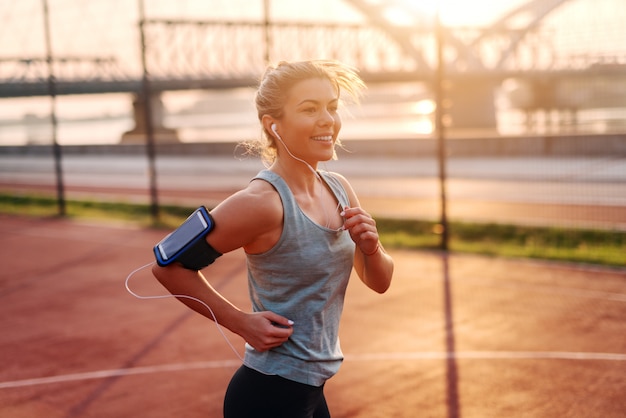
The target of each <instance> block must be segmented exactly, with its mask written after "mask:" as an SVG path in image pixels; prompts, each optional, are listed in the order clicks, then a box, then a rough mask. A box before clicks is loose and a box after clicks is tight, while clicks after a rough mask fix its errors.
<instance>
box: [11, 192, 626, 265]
mask: <svg viewBox="0 0 626 418" xmlns="http://www.w3.org/2000/svg"><path fill="white" fill-rule="evenodd" d="M194 209H195V207H183V206H168V205H165V206H161V207H160V211H159V220H158V222H157V224H156V225H155V222H154V220H153V219H152V216H151V213H150V206H149V205H145V204H134V203H119V202H117V203H114V202H98V201H74V200H72V201H67V203H66V212H67V216H68V217H71V218H89V219H99V220H111V221H116V222H119V221H126V222H132V223H134V224H140V225H144V226H152V227H164V228H174V227H176V226H178V225H180V223H181V222H182V221H183V220H184V219H185V218H186V217H187V216H189V214H190V213H191V212H193V210H194ZM0 213H14V214H20V215H29V216H55V215H56V214H57V203H56V199H54V198H51V197H41V196H27V195H23V196H15V195H3V194H0ZM376 224H377V226H378V231H379V235H380V239H381V241H382V242H383V244H384V245H385V246H386V247H388V248H391V247H396V248H412V249H435V248H439V247H440V242H441V234H440V229H441V227H440V225H438V224H437V223H435V222H427V221H419V220H407V219H385V218H377V219H376ZM448 230H449V249H450V250H451V251H456V252H465V253H473V254H485V255H495V256H505V257H526V258H538V259H545V260H560V261H570V262H580V263H592V264H604V265H610V266H619V267H624V266H626V233H625V232H623V231H607V230H589V229H565V228H539V227H528V226H519V225H501V224H481V223H462V222H451V223H450V225H449V227H448Z"/></svg>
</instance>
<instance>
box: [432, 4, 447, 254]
mask: <svg viewBox="0 0 626 418" xmlns="http://www.w3.org/2000/svg"><path fill="white" fill-rule="evenodd" d="M435 36H436V44H437V72H436V77H435V101H436V111H435V130H436V132H437V160H438V167H439V198H440V204H441V206H440V211H441V212H440V221H439V222H440V231H441V242H440V247H441V249H442V250H444V251H447V250H448V247H449V243H448V241H449V234H448V214H447V196H446V178H447V173H446V136H445V124H444V117H445V110H444V103H445V98H444V82H445V80H444V78H445V70H444V66H445V62H444V57H443V46H444V34H443V27H442V25H441V16H440V7H439V6H438V7H437V13H436V15H435Z"/></svg>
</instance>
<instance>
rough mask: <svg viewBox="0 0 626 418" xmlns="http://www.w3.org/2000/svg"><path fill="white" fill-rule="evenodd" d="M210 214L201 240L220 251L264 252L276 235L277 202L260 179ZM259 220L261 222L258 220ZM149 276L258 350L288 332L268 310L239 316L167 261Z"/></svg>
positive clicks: (199, 279)
mask: <svg viewBox="0 0 626 418" xmlns="http://www.w3.org/2000/svg"><path fill="white" fill-rule="evenodd" d="M277 205H278V206H277ZM211 215H212V216H213V219H214V221H215V228H214V229H213V230H212V231H211V232H210V233H209V234H208V235H207V237H206V239H207V242H208V243H209V244H210V245H211V246H212V247H213V248H215V249H216V250H217V251H219V252H221V253H226V252H229V251H232V250H235V249H237V248H241V247H243V248H245V249H246V251H250V249H253V250H254V251H250V252H256V251H263V250H267V249H269V248H271V246H272V245H273V243H274V242H275V240H277V239H278V238H277V237H278V236H280V233H281V231H282V204H281V202H280V198H279V197H278V196H277V194H276V193H275V191H274V189H273V188H271V186H270V185H269V184H267V183H266V182H262V181H253V182H251V183H250V186H249V187H248V188H247V189H245V190H242V191H240V192H238V193H235V194H234V195H233V196H231V197H229V198H228V199H226V200H225V201H224V202H222V203H221V204H220V205H219V206H217V207H216V208H215V209H214V210H212V211H211ZM259 218H260V219H263V222H259ZM209 269H210V266H209V267H208V268H207V270H209ZM152 272H153V274H154V276H155V277H156V278H157V280H158V281H159V282H160V283H161V284H162V285H163V286H164V287H165V288H166V289H167V290H168V291H169V292H170V293H171V294H172V295H185V296H190V297H193V298H195V299H198V300H201V301H202V302H204V303H205V304H207V305H208V306H209V307H210V308H211V311H212V312H213V314H211V312H210V311H209V310H208V309H207V308H206V306H204V305H203V304H201V303H199V302H197V301H195V300H193V299H189V298H186V297H179V298H178V299H179V300H180V301H181V302H182V303H184V304H185V305H187V306H188V307H189V308H191V309H193V310H194V311H196V312H198V313H200V314H201V315H204V316H205V317H207V318H209V319H212V320H217V322H218V323H219V324H220V325H223V326H224V327H226V328H228V329H229V330H231V331H232V332H234V333H236V334H238V335H240V336H241V337H242V338H243V339H244V340H245V341H246V342H248V344H250V345H251V346H252V347H254V348H255V349H256V350H258V351H265V350H268V349H270V348H273V347H277V346H279V345H281V344H282V343H284V342H285V341H286V340H287V339H288V338H289V336H291V334H292V333H293V329H292V327H291V325H292V324H291V323H290V321H289V320H288V318H284V317H282V316H280V315H278V314H276V313H274V312H268V311H266V312H255V313H247V312H243V311H242V310H240V309H239V308H237V307H236V306H235V305H233V304H232V303H231V302H230V301H228V300H227V299H226V298H224V297H223V296H222V295H221V294H220V293H219V292H217V291H216V290H215V289H214V288H213V287H212V286H211V284H210V283H209V281H208V280H207V279H206V278H205V277H204V275H203V274H202V273H201V272H199V271H193V270H188V269H185V268H184V267H183V266H182V265H180V264H178V263H173V264H171V265H169V266H166V267H161V266H158V265H156V264H155V265H154V267H153V268H152ZM213 315H215V318H214V317H213ZM276 324H278V325H280V326H276Z"/></svg>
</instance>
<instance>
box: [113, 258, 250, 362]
mask: <svg viewBox="0 0 626 418" xmlns="http://www.w3.org/2000/svg"><path fill="white" fill-rule="evenodd" d="M154 263H155V262H154V261H153V262H151V263H148V264H146V265H144V266H141V267H139V268H137V269H135V270H133V271H131V272H130V273H129V274H128V276H126V280H125V281H124V285H125V286H126V290H127V291H128V293H130V294H131V295H133V296H134V297H136V298H137V299H168V298H185V299H190V300H193V301H196V302H198V303H200V304H201V305H203V306H204V307H205V308H207V310H208V311H209V313H210V314H211V317H212V318H213V322H215V326H216V327H217V330H218V331H219V332H220V334H221V335H222V337H223V338H224V340H226V343H227V344H228V346H229V347H230V349H231V350H233V353H235V355H236V356H237V357H238V358H239V360H241V361H242V363H245V361H244V359H243V357H242V356H241V355H240V354H239V352H238V351H237V349H236V348H235V347H234V346H233V344H232V343H231V342H230V340H229V339H228V337H227V336H226V334H225V333H224V330H223V329H222V326H221V325H220V324H219V322H217V318H216V317H215V314H214V313H213V310H212V309H211V307H210V306H209V305H207V304H206V303H205V302H203V301H201V300H200V299H198V298H195V297H193V296H189V295H173V294H172V295H155V296H142V295H139V294H137V293H135V292H134V291H133V290H131V288H130V286H129V282H130V278H131V277H132V276H133V275H135V273H137V272H139V271H141V270H143V269H145V268H147V267H150V266H151V265H153V264H154Z"/></svg>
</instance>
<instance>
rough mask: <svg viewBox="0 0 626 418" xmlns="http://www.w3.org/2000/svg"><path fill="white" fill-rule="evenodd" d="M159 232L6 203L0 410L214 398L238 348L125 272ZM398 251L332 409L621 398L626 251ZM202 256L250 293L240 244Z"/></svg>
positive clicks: (608, 410)
mask: <svg viewBox="0 0 626 418" xmlns="http://www.w3.org/2000/svg"><path fill="white" fill-rule="evenodd" d="M165 233H166V231H163V230H151V229H139V228H137V227H131V226H128V225H124V224H113V223H106V224H104V223H102V222H100V223H95V222H94V223H89V222H76V221H69V220H60V219H34V218H23V217H16V216H7V215H0V237H1V238H0V248H1V251H0V262H1V265H2V268H1V269H0V313H1V315H0V335H1V339H0V364H1V367H0V416H1V417H7V418H39V417H45V418H57V417H59V418H61V417H64V418H70V417H107V418H109V417H116V418H119V417H121V418H125V417H149V418H153V417H154V418H160V417H168V418H171V417H184V418H194V417H220V416H221V410H222V400H223V396H224V390H225V388H226V385H227V384H228V381H229V379H230V376H231V374H232V373H233V371H234V370H235V369H236V368H237V367H238V366H239V364H240V361H239V360H238V358H237V356H236V355H235V353H233V351H232V350H231V349H230V348H229V346H228V344H227V343H226V342H225V341H224V339H223V338H222V336H221V335H220V334H219V332H218V330H217V329H216V327H215V325H214V324H213V323H212V322H210V321H208V320H206V319H203V318H202V317H201V316H199V315H197V314H195V313H192V312H191V311H188V310H187V309H185V308H184V307H183V305H182V304H180V303H179V302H177V301H176V300H174V299H157V300H141V299H137V298H135V297H133V296H132V295H131V294H129V293H128V292H127V290H126V288H125V286H124V282H125V279H126V277H127V276H128V274H129V273H130V272H131V271H133V270H134V269H136V268H138V267H140V266H143V265H146V264H147V263H150V262H151V261H152V260H153V257H152V252H151V249H152V246H153V245H154V244H155V243H156V242H157V241H159V240H160V239H161V238H162V237H163V236H164V235H165ZM390 253H391V254H392V256H393V257H394V259H395V263H396V273H395V275H394V282H393V284H392V287H391V289H390V290H389V291H388V292H387V293H386V294H383V295H377V294H375V293H373V292H371V291H369V290H368V289H367V288H366V287H365V286H363V285H362V284H361V283H359V281H358V279H355V280H352V282H351V284H350V286H349V289H348V295H347V300H346V306H345V311H344V317H343V321H342V328H341V339H342V346H343V350H344V353H345V362H344V364H343V366H342V368H341V370H340V371H339V373H338V375H337V376H335V377H333V378H332V379H331V380H330V381H329V382H328V383H327V385H326V397H327V399H328V403H329V406H330V409H331V412H332V416H333V418H342V417H363V418H391V417H407V418H412V417H449V418H459V417H477V418H484V417H602V418H607V417H624V416H626V414H625V412H624V411H626V322H625V320H624V318H626V270H625V269H608V268H599V267H590V266H580V265H571V264H559V263H547V262H537V261H527V260H510V259H501V258H487V257H477V256H467V255H454V254H453V255H447V256H446V255H443V254H440V253H431V252H413V251H400V250H391V251H390ZM206 273H207V274H206V275H207V277H209V278H210V280H211V281H212V283H213V284H214V285H215V286H216V287H217V288H218V289H219V290H220V291H221V292H222V293H223V294H224V295H225V296H226V297H228V298H229V299H231V300H232V301H233V302H234V303H235V304H237V305H239V306H241V307H247V306H249V304H248V302H247V289H246V282H245V262H244V257H243V254H242V253H241V252H235V253H231V254H227V255H225V256H224V257H222V258H220V259H219V260H218V261H217V262H216V263H215V264H214V265H212V266H211V267H209V269H207V270H206ZM130 287H131V288H132V289H133V290H134V291H135V292H137V293H139V294H141V295H146V296H147V295H162V294H164V291H163V289H162V288H161V287H160V286H159V285H158V283H156V281H155V280H154V279H153V278H152V276H151V274H150V272H149V269H144V270H141V271H139V272H137V273H136V274H135V275H134V276H133V277H132V279H131V281H130ZM227 336H228V338H229V339H230V341H231V342H232V344H233V345H234V346H235V348H236V349H237V350H238V351H239V352H241V350H242V348H243V342H242V341H241V339H240V338H239V337H237V336H235V335H232V334H229V333H227Z"/></svg>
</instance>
